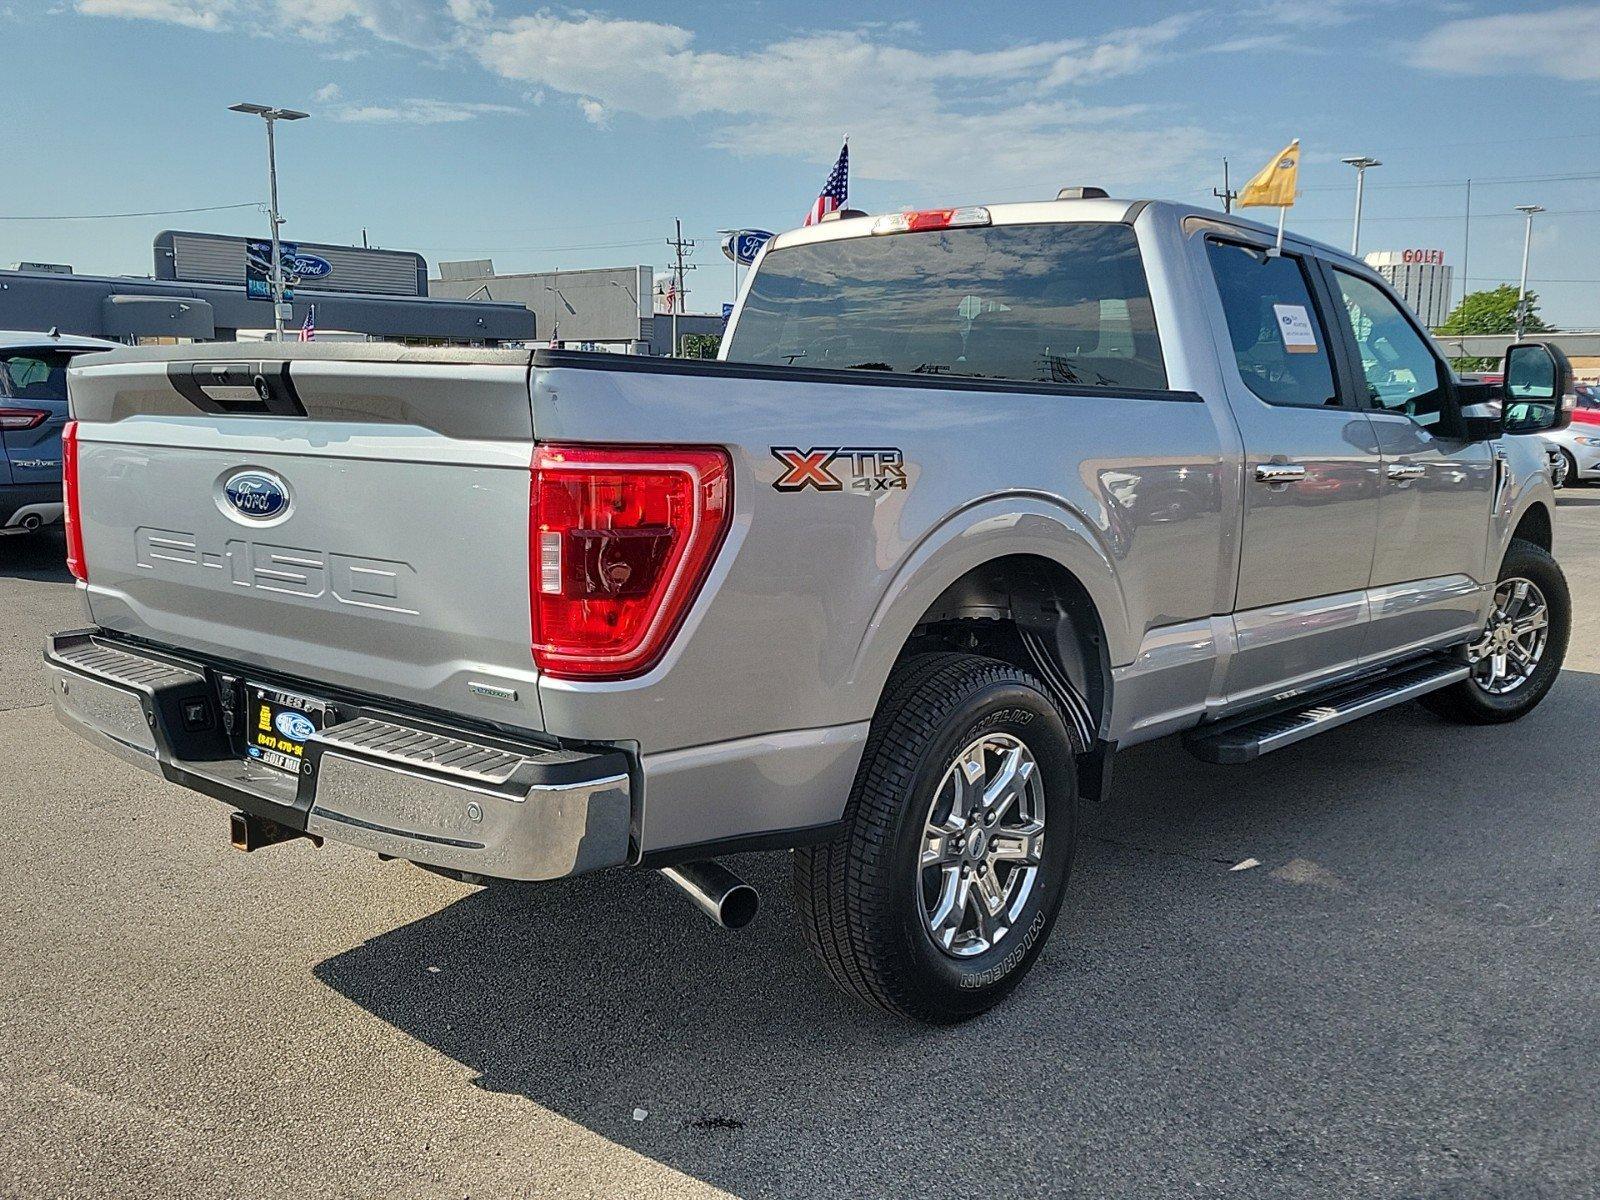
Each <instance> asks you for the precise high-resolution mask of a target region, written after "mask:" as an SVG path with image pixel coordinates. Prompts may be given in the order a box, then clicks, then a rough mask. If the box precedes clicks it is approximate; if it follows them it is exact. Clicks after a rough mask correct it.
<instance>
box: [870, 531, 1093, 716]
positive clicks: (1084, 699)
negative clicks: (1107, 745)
mask: <svg viewBox="0 0 1600 1200" xmlns="http://www.w3.org/2000/svg"><path fill="white" fill-rule="evenodd" d="M938 650H952V651H958V652H965V653H973V654H981V655H984V656H986V657H988V658H994V659H998V660H1000V661H1002V662H1006V663H1010V664H1011V665H1013V666H1015V667H1018V668H1020V669H1022V670H1024V671H1028V672H1030V673H1032V674H1035V675H1037V676H1038V677H1039V678H1040V679H1041V680H1042V681H1043V682H1044V683H1045V684H1046V685H1047V686H1048V687H1049V688H1050V690H1051V692H1052V694H1053V695H1054V696H1055V698H1056V700H1057V702H1058V703H1059V704H1060V705H1061V707H1062V709H1063V711H1064V715H1065V716H1066V717H1067V719H1068V723H1069V724H1070V725H1072V726H1073V727H1074V731H1075V732H1076V733H1077V734H1078V736H1079V739H1080V742H1081V743H1082V745H1083V746H1084V747H1091V746H1093V745H1095V743H1096V742H1097V741H1099V739H1100V735H1101V732H1102V731H1103V730H1104V728H1105V726H1106V722H1107V719H1108V717H1109V713H1110V710H1111V683H1112V676H1111V648H1110V645H1109V642H1108V638H1107V634H1106V628H1105V623H1104V621H1103V619H1102V617H1101V612H1100V608H1099V606H1098V605H1096V603H1095V599H1094V596H1093V595H1092V594H1091V592H1090V591H1089V589H1088V587H1087V586H1086V585H1085V584H1084V583H1083V581H1082V580H1081V579H1079V578H1078V576H1077V575H1075V574H1074V573H1073V572H1071V571H1069V570H1068V569H1067V568H1066V567H1064V566H1063V565H1062V564H1061V563H1059V562H1057V561H1055V560H1053V559H1050V558H1045V557H1042V556H1040V555H1036V554H1010V555H1005V556H1002V557H1000V558H994V559H990V560H989V561H987V562H984V563H981V564H979V565H978V566H975V567H973V568H971V569H969V570H968V571H966V572H965V573H964V574H962V575H961V576H960V577H959V578H957V579H955V580H954V581H953V582H951V583H950V584H949V585H948V586H947V587H945V589H944V590H943V591H942V592H940V593H939V595H938V597H937V598H936V599H935V600H934V601H933V602H932V603H931V604H930V605H929V606H928V607H927V609H926V610H925V611H924V612H923V613H922V615H921V617H920V618H919V619H918V620H917V622H916V625H915V627H914V628H913V629H912V631H911V634H910V636H909V637H908V638H907V639H906V641H905V644H904V645H903V646H902V647H901V650H900V655H899V660H902V661H903V660H904V659H906V658H908V657H910V656H912V655H916V654H924V653H928V652H930V651H938Z"/></svg>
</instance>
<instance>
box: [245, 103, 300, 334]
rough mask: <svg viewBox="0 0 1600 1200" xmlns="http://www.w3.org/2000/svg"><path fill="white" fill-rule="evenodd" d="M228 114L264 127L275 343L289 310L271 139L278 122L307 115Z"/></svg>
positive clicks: (257, 107) (250, 109) (254, 108)
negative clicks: (257, 121) (285, 299)
mask: <svg viewBox="0 0 1600 1200" xmlns="http://www.w3.org/2000/svg"><path fill="white" fill-rule="evenodd" d="M228 111H229V112H237V113H248V114H250V115H251V116H254V117H260V118H261V119H262V120H263V121H265V122H266V123H267V187H268V193H269V201H270V202H269V205H268V208H267V220H268V221H269V222H270V223H271V225H272V276H271V279H270V280H269V282H268V286H269V288H270V289H271V291H272V332H273V336H274V338H275V339H276V340H277V341H280V342H281V341H283V321H284V318H285V317H287V316H288V315H289V314H288V308H289V306H288V305H287V304H285V303H284V302H283V251H282V248H281V247H280V245H279V243H278V228H279V226H281V225H282V224H283V218H282V217H280V216H279V215H278V146H277V139H276V138H275V137H274V135H273V130H274V127H275V126H276V125H277V123H278V122H279V121H303V120H305V118H306V117H308V116H310V114H309V113H303V112H299V111H297V110H295V109H292V108H273V107H272V106H271V105H270V104H230V105H229V106H228Z"/></svg>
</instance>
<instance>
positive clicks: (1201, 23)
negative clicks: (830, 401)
mask: <svg viewBox="0 0 1600 1200" xmlns="http://www.w3.org/2000/svg"><path fill="white" fill-rule="evenodd" d="M0 39H3V40H4V44H5V45H6V47H7V54H6V62H7V71H6V88H5V93H4V99H3V100H0V105H3V106H4V110H5V119H4V120H3V121H0V151H3V154H4V158H3V161H4V162H5V163H6V164H7V169H6V170H5V171H4V172H3V174H0V217H15V216H19V215H42V216H61V215H69V214H83V213H109V212H128V211H146V210H153V209H177V208H189V207H197V206H203V205H224V204H241V203H250V202H253V201H259V200H261V199H263V198H264V193H265V190H266V185H265V178H264V176H265V169H264V157H265V151H264V146H263V135H262V132H261V128H260V123H259V122H258V121H255V120H254V119H248V118H245V117H242V116H239V115H236V114H233V113H229V112H227V111H226V106H227V105H228V104H229V103H232V102H234V101H236V100H246V99H248V100H261V101H266V102H269V103H275V104H282V105H287V106H294V107H299V108H303V109H307V110H309V111H310V112H311V113H312V114H313V118H312V119H311V120H308V121H304V122H300V123H299V124H297V125H294V126H291V127H288V128H285V129H284V130H283V131H282V136H281V139H280V148H279V166H280V174H281V200H282V206H283V210H284V214H285V216H286V217H287V218H288V224H287V226H286V230H285V236H288V237H297V238H300V239H303V240H306V241H332V242H358V241H359V240H360V237H361V230H362V229H363V228H366V229H367V230H368V231H369V234H370V236H371V237H372V239H373V241H374V243H375V244H380V245H384V246H389V247H394V248H399V249H414V250H419V251H421V252H422V253H423V254H424V255H426V256H427V258H428V259H429V261H430V262H437V261H439V260H440V259H450V258H470V257H483V256H488V257H492V258H493V259H494V260H495V265H496V267H497V268H498V269H500V270H502V271H511V270H532V269H548V268H554V267H580V266H601V265H618V264H622V263H649V264H651V265H654V266H656V267H657V268H658V269H660V268H664V267H665V265H666V247H665V245H664V244H663V243H664V240H665V239H666V238H667V237H668V236H670V233H671V222H672V219H673V218H674V217H681V218H682V219H683V222H684V230H685V233H686V234H689V235H691V236H696V237H698V238H700V240H701V245H700V249H699V252H698V254H697V261H698V262H699V264H700V266H701V269H700V270H699V271H698V272H697V274H696V275H695V276H692V277H691V280H690V290H691V297H690V304H691V306H692V307H694V308H712V309H714V308H715V306H716V304H717V303H719V302H720V301H722V300H723V299H725V298H727V294H728V292H729V290H730V286H731V268H730V267H729V265H728V263H727V262H726V260H724V259H723V258H722V256H721V255H720V254H719V253H718V252H717V249H716V246H715V240H716V239H715V234H714V231H715V230H717V229H718V228H722V227H727V226H757V227H765V228H769V229H782V228H786V227H788V226H790V225H793V224H797V223H798V222H799V220H800V218H801V217H802V215H803V214H804V212H805V210H806V209H807V208H808V207H809V205H810V203H811V201H812V199H813V198H814V196H815V194H816V191H817V189H818V188H819V186H820V185H821V183H822V180H823V177H824V176H825V175H826V173H827V170H828V166H829V164H830V163H831V161H832V159H833V156H834V154H835V153H836V152H837V150H838V144H839V141H840V138H841V136H842V135H843V134H845V133H848V134H850V137H851V156H852V161H853V167H854V174H853V179H852V203H854V204H855V205H856V206H858V207H862V208H866V209H868V210H874V211H877V210H883V209H889V208H896V207H901V206H914V205H931V204H936V203H942V202H952V201H983V200H993V201H999V200H1013V199H1027V198H1033V197H1048V196H1050V195H1053V194H1054V192H1055V190H1056V189H1057V187H1059V186H1061V185H1063V184H1068V183H1098V184H1101V185H1103V186H1107V187H1109V188H1110V189H1111V190H1112V191H1113V192H1114V193H1115V194H1123V195H1149V196H1163V197H1172V198H1180V199H1188V200H1193V201H1197V202H1199V201H1204V202H1207V203H1212V202H1213V201H1212V200H1211V197H1210V195H1209V190H1210V189H1211V188H1212V187H1214V186H1216V185H1217V184H1218V183H1220V176H1221V159H1222V157H1223V156H1224V155H1226V156H1228V157H1229V158H1230V159H1231V160H1232V162H1233V165H1234V171H1235V174H1234V179H1235V182H1236V183H1237V182H1238V181H1240V180H1241V179H1243V178H1245V177H1247V176H1248V175H1249V174H1251V173H1252V172H1253V171H1254V170H1255V169H1256V168H1257V167H1258V166H1259V165H1260V164H1261V163H1262V162H1264V161H1265V160H1266V159H1267V158H1268V157H1269V156H1270V155H1271V154H1272V153H1273V152H1274V151H1276V150H1277V149H1278V148H1279V147H1281V146H1282V145H1283V144H1284V143H1285V142H1287V141H1288V140H1289V139H1290V138H1291V137H1299V138H1301V139H1302V140H1303V143H1304V165H1303V166H1302V170H1301V180H1300V182H1301V186H1302V189H1303V195H1302V198H1301V200H1300V202H1299V204H1298V205H1297V206H1296V208H1295V209H1294V211H1293V212H1292V213H1291V216H1290V225H1291V227H1296V228H1299V229H1301V230H1303V231H1304V232H1306V233H1308V234H1311V235H1313V236H1317V237H1320V238H1323V239H1324V240H1328V241H1332V242H1335V243H1341V244H1342V243H1345V242H1346V241H1347V239H1348V237H1349V224H1350V210H1351V207H1352V196H1353V172H1352V171H1351V170H1350V169H1349V168H1348V167H1346V166H1343V165H1342V164H1341V163H1340V162H1339V161H1338V160H1339V158H1340V157H1341V156H1342V155H1346V154H1353V153H1364V154H1374V155H1377V156H1379V157H1380V158H1382V159H1383V160H1384V162H1385V164H1386V165H1385V166H1384V167H1382V168H1381V169H1380V170H1377V171H1374V172H1372V173H1371V174H1370V175H1369V176H1368V180H1369V188H1368V194H1367V209H1366V221H1365V223H1364V226H1363V237H1362V242H1363V249H1367V250H1374V249H1403V248H1406V247H1410V246H1420V247H1440V248H1442V249H1444V250H1445V251H1446V253H1447V254H1448V256H1449V258H1450V260H1451V261H1452V262H1453V263H1454V264H1455V266H1456V268H1457V271H1458V273H1459V270H1460V265H1461V254H1462V234H1463V224H1464V222H1463V220H1462V214H1463V212H1464V207H1465V189H1464V187H1463V186H1462V182H1461V181H1464V180H1466V179H1467V178H1468V177H1471V178H1473V179H1474V180H1475V181H1476V182H1475V183H1474V186H1473V213H1474V217H1473V221H1472V232H1471V257H1470V261H1469V264H1468V265H1469V274H1470V276H1471V277H1472V281H1473V283H1472V285H1473V287H1474V288H1476V287H1480V286H1492V285H1493V284H1494V283H1496V282H1500V281H1504V280H1510V281H1512V282H1514V281H1515V278H1516V273H1517V269H1518V260H1519V256H1520V252H1521V244H1522V223H1521V218H1520V217H1519V216H1517V215H1516V214H1515V213H1513V212H1512V211H1511V210H1512V206H1513V205H1516V204H1521V203H1539V204H1543V205H1545V206H1546V207H1547V208H1548V209H1549V210H1550V212H1549V213H1548V214H1547V215H1546V216H1543V217H1541V218H1539V220H1538V223H1537V225H1536V227H1535V238H1534V244H1533V269H1532V276H1533V278H1534V280H1535V281H1536V284H1535V286H1536V289H1537V290H1538V291H1539V293H1540V294H1541V297H1542V299H1543V303H1544V311H1545V315H1546V316H1547V317H1550V318H1553V319H1556V320H1558V321H1560V322H1561V323H1562V324H1564V325H1566V326H1569V327H1595V326H1600V121H1597V120H1596V117H1597V116H1600V105H1597V103H1596V101H1597V99H1600V6H1595V5H1566V6H1549V5H1537V6H1527V7H1516V6H1508V5H1506V4H1504V3H1454V2H1445V3H1427V2H1417V3H1393V2H1381V0H1239V2H1236V3H1235V2H1226V0H1218V2H1216V3H1213V4H1209V5H1207V4H1205V3H1203V0H1202V3H1201V4H1199V5H1197V6H1195V7H1187V8H1183V9H1181V10H1180V9H1176V8H1174V7H1171V6H1166V5H1159V4H1150V3H1142V2H1140V0H1124V2H1122V3H1117V4H1106V3H1089V2H1080V3H1076V4H1072V5H1070V6H1069V5H1064V4H1062V5H1058V4H1040V3H1008V2H1000V0H995V2H990V3H963V4H954V3H939V2H935V3H929V2H927V0H924V2H922V3H917V4H910V3H890V4H874V3H865V2H857V3H852V4H848V5H843V4H837V3H833V2H831V0H820V2H818V3H808V4H803V5H802V4H798V3H782V4H779V3H764V2H761V0H746V2H744V3H738V4H734V3H727V2H725V0H717V2H714V3H704V4H697V5H693V6H689V5H679V6H671V5H662V4H651V5H644V4H632V3H613V4H610V5H607V6H605V7H593V8H569V7H565V6H562V5H549V6H542V7H541V6H535V5H530V4H526V3H522V2H519V0H31V2H30V0H0ZM1556 176H1566V177H1568V178H1550V177H1556ZM1572 176H1584V177H1586V178H1570V177H1572ZM1262 211H1263V212H1265V213H1266V215H1267V216H1268V217H1270V216H1271V214H1270V212H1267V210H1262ZM265 224H266V223H265V218H264V217H263V216H262V215H261V213H260V212H259V211H257V210H256V209H254V208H243V209H236V210H233V211H227V212H206V213H196V214H191V215H182V216H180V215H174V216H161V217H142V218H133V219H126V220H95V221H63V220H47V221H18V220H10V219H6V220H0V263H9V262H12V261H15V260H18V259H30V260H46V261H61V262H69V263H72V264H73V265H74V266H75V267H76V268H77V269H78V270H80V271H86V272H99V273H130V274H146V273H148V272H149V271H150V269H151V248H150V247H151V239H152V238H153V236H154V235H155V233H156V232H157V231H159V230H161V229H163V228H179V229H184V228H187V229H206V230H215V231H219V232H228V233H249V234H257V233H261V232H264V231H265Z"/></svg>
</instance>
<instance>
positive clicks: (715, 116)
mask: <svg viewBox="0 0 1600 1200" xmlns="http://www.w3.org/2000/svg"><path fill="white" fill-rule="evenodd" d="M76 2H77V3H78V4H79V5H80V7H82V8H83V10H84V11H109V10H110V9H112V8H115V9H118V10H121V11H124V12H126V13H127V14H128V15H139V16H143V17H145V18H147V19H151V20H166V21H180V22H182V23H188V24H200V23H202V22H206V23H208V27H215V26H217V25H219V24H220V25H226V26H229V27H239V28H244V27H247V26H250V27H258V26H260V25H261V24H263V23H264V22H273V23H276V25H277V26H278V27H280V28H285V29H288V30H289V31H290V32H294V33H298V34H300V35H301V36H303V37H306V38H309V39H313V40H316V41H319V42H323V43H327V44H329V45H330V46H331V47H337V45H339V44H340V42H341V40H342V42H343V44H350V43H351V42H352V41H353V40H355V38H356V37H359V38H364V39H365V40H367V41H370V40H371V38H372V37H376V38H379V39H383V40H387V41H391V42H397V43H402V44H404V45H408V46H413V47H417V48H419V49H423V50H425V51H426V52H428V53H430V54H434V55H441V56H458V57H459V56H466V57H469V58H471V59H474V60H476V61H477V62H478V63H479V64H481V65H482V66H483V67H484V68H485V69H486V70H487V71H488V72H490V73H491V74H492V75H495V76H498V77H499V78H501V79H503V80H506V81H508V82H513V83H516V84H518V85H520V90H521V91H522V93H523V95H525V96H532V97H541V98H542V97H543V96H544V94H545V93H546V92H548V93H549V94H550V95H552V96H561V97H564V98H565V99H567V100H568V101H570V102H571V103H573V104H575V105H576V106H577V108H578V111H579V112H580V113H581V114H582V115H583V116H584V118H585V119H586V120H587V121H589V122H591V123H592V124H594V125H596V126H600V127H604V126H606V125H608V124H609V123H610V122H611V121H612V120H613V119H614V118H615V117H616V115H617V114H619V113H622V114H634V115H639V116H643V117H647V118H661V117H663V116H666V117H680V118H694V119H696V120H697V121H698V122H699V123H700V127H701V128H702V129H704V130H705V136H706V137H707V138H708V140H709V141H710V143H711V144H712V145H714V146H716V147H718V148H721V149H725V150H728V151H730V152H733V153H736V154H745V155H773V156H780V157H786V158H794V157H800V158H804V159H807V160H810V161H813V162H817V163H825V162H827V161H830V160H831V159H832V157H833V155H834V154H836V153H837V152H838V148H839V139H840V137H841V136H842V135H844V134H846V133H848V134H850V135H851V147H852V151H853V153H852V159H853V162H852V166H853V169H854V171H855V172H856V174H857V176H858V178H877V179H894V180H907V181H913V180H914V181H918V182H936V183H939V184H940V185H941V186H943V187H945V188H947V189H948V188H949V186H950V185H951V183H952V182H953V181H974V182H976V181H982V182H983V183H984V184H985V185H986V186H988V187H990V188H993V189H996V190H999V189H1003V188H1006V187H1009V186H1016V185H1019V184H1021V183H1023V182H1026V183H1027V184H1028V186H1042V187H1047V188H1050V189H1053V188H1054V186H1055V185H1056V184H1057V183H1058V182H1066V181H1089V182H1097V183H1105V184H1107V185H1111V186H1115V185H1117V184H1118V183H1123V182H1125V183H1148V182H1153V181H1156V180H1159V179H1160V178H1162V177H1163V176H1167V175H1170V174H1172V173H1175V172H1187V171H1188V170H1190V169H1192V168H1193V167H1194V166H1195V165H1196V160H1197V158H1198V157H1199V155H1200V154H1201V153H1202V152H1204V151H1206V150H1208V149H1209V148H1210V145H1211V135H1209V134H1208V133H1206V132H1204V131H1202V130H1200V129H1197V128H1195V127H1192V126H1190V125H1187V124H1184V123H1180V122H1174V121H1172V120H1171V119H1170V118H1168V117H1165V116H1164V115H1163V114H1161V113H1159V112H1158V111H1156V110H1152V109H1146V108H1143V107H1138V106H1122V107H1112V106H1106V105H1103V104H1091V103H1087V102H1085V101H1084V100H1082V99H1080V98H1075V97H1074V96H1073V95H1072V91H1073V89H1078V88H1082V87H1084V86H1086V85H1090V84H1094V83H1098V82H1102V81H1105V80H1110V79H1115V78H1118V77H1124V76H1130V75H1134V74H1136V73H1138V72H1141V71H1144V70H1147V69H1148V68H1150V67H1151V66H1152V65H1153V64H1156V63H1159V62H1162V61H1164V60H1166V59H1167V58H1169V57H1170V56H1172V55H1174V54H1176V53H1177V52H1178V49H1179V47H1178V45H1177V43H1178V41H1179V39H1180V37H1181V36H1182V35H1183V34H1184V33H1185V32H1187V31H1188V30H1190V29H1191V28H1193V26H1194V24H1195V20H1196V18H1195V17H1193V16H1192V15H1180V16H1173V17H1168V18H1165V19H1162V20H1158V21H1155V22H1153V23H1151V24H1147V25H1142V26H1130V27H1128V28H1123V29H1116V30H1112V31H1109V32H1106V33H1104V34H1100V35H1096V36H1075V37H1065V38H1057V39H1052V40H1049V41H1039V42H1019V43H1013V44H1010V45H1002V46H999V47H997V48H994V49H985V50H925V49H922V48H921V47H920V44H919V43H920V40H921V39H920V37H919V34H918V32H917V30H916V28H915V27H914V26H907V25H904V24H890V25H879V26H860V27H857V28H852V29H845V30H831V31H830V30H820V31H816V32H807V33H804V34H797V35H794V36H790V37H784V38H780V39H778V40H775V41H771V42H768V43H765V44H758V45H755V46H751V47H748V48H740V49H720V48H718V49H707V48H702V43H701V41H700V39H699V38H697V35H696V34H695V33H694V32H693V31H692V30H689V29H687V28H684V27H683V26H680V25H674V24H670V23H667V22H661V21H649V20H632V19H623V18H614V17H609V16H605V15H601V14H597V13H594V12H587V11H582V10H571V11H566V12H561V13H558V12H555V11H553V10H550V9H541V10H539V11H537V12H534V13H532V14H531V15H523V16H516V17H510V18H497V17H496V16H495V14H494V11H493V9H492V7H491V3H490V0H209V3H207V0H76ZM352 35H354V37H353V36H352ZM322 102H323V103H325V104H326V103H334V104H336V105H337V108H336V110H335V111H334V112H333V113H331V114H330V115H332V116H334V117H335V118H336V119H339V120H344V121H356V122H380V121H416V122H427V123H435V124H437V123H442V122H452V121H463V120H469V119H471V118H472V117H474V116H479V115H484V114H485V113H490V112H509V111H512V110H510V109H507V108H501V107H499V106H494V105H474V104H465V103H454V102H450V101H442V100H397V101H385V102H380V103H372V104H355V103H343V104H341V103H339V102H338V101H337V99H335V100H332V101H330V100H323V101H322ZM535 102H536V101H535Z"/></svg>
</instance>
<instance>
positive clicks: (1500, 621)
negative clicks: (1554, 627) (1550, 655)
mask: <svg viewBox="0 0 1600 1200" xmlns="http://www.w3.org/2000/svg"><path fill="white" fill-rule="evenodd" d="M1549 626H1550V609H1549V606H1548V605H1547V604H1546V603H1545V598H1544V593H1543V592H1541V591H1540V590H1539V585H1538V584H1536V583H1534V582H1533V581H1532V580H1528V579H1520V578H1513V579H1502V580H1501V581H1500V582H1499V583H1498V584H1497V585H1496V586H1495V589H1494V610H1493V611H1492V612H1490V614H1489V623H1488V625H1487V626H1485V628H1484V631H1483V636H1482V637H1480V638H1479V639H1478V640H1477V641H1476V642H1473V643H1472V644H1471V645H1470V646H1468V647H1467V661H1468V662H1470V663H1471V664H1472V680H1473V682H1474V683H1476V684H1477V685H1478V686H1479V687H1480V688H1482V689H1483V690H1484V691H1486V692H1488V693H1489V694H1490V695H1491V696H1504V695H1506V694H1507V693H1508V692H1514V691H1516V690H1517V689H1518V688H1520V687H1521V686H1522V685H1523V684H1525V683H1527V682H1528V680H1529V679H1531V678H1533V673H1534V672H1535V671H1536V670H1538V668H1539V660H1540V659H1541V658H1543V657H1544V646H1545V641H1546V639H1547V638H1548V637H1549V634H1550V629H1549Z"/></svg>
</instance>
